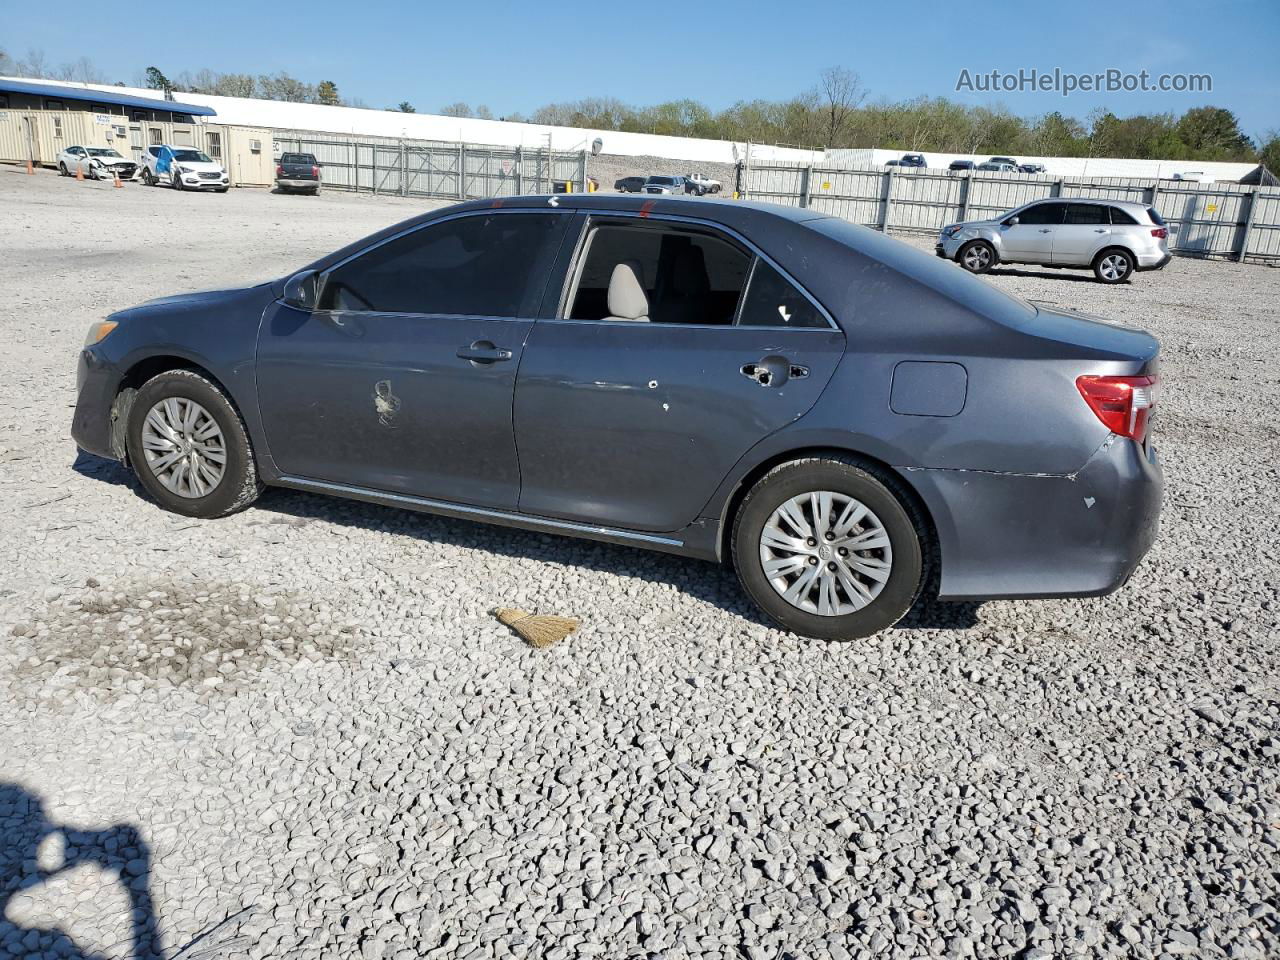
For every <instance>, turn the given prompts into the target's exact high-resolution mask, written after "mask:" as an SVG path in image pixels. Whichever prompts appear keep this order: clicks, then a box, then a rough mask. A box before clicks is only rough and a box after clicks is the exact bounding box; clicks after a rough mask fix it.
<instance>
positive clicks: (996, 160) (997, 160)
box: [987, 157, 1018, 170]
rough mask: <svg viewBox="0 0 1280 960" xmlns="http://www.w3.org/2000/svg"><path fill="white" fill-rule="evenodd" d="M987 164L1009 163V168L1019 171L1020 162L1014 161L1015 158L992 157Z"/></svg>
mask: <svg viewBox="0 0 1280 960" xmlns="http://www.w3.org/2000/svg"><path fill="white" fill-rule="evenodd" d="M987 163H1007V164H1008V165H1009V166H1011V167H1013V169H1015V170H1017V169H1018V161H1017V160H1015V159H1013V157H992V158H991V159H990V160H988V161H987Z"/></svg>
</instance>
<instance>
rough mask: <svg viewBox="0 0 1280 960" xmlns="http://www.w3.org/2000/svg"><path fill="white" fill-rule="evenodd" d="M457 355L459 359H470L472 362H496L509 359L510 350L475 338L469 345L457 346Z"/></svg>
mask: <svg viewBox="0 0 1280 960" xmlns="http://www.w3.org/2000/svg"><path fill="white" fill-rule="evenodd" d="M457 355H458V357H459V358H460V359H462V360H470V361H471V362H472V363H497V362H499V361H500V360H510V359H511V351H510V350H503V349H502V348H501V347H499V346H497V345H496V344H494V343H493V342H492V341H489V340H476V341H475V342H474V343H472V344H470V345H469V346H465V347H459V348H458V353H457Z"/></svg>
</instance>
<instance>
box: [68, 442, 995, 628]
mask: <svg viewBox="0 0 1280 960" xmlns="http://www.w3.org/2000/svg"><path fill="white" fill-rule="evenodd" d="M72 468H73V469H74V470H75V471H76V472H77V473H80V474H82V475H84V476H86V477H90V478H92V479H94V480H101V481H102V482H104V483H111V484H118V485H120V486H126V487H128V488H129V489H130V490H132V491H133V492H134V493H135V494H136V495H137V496H139V497H142V498H143V499H146V497H145V494H144V493H143V490H142V486H141V485H140V484H139V483H138V482H137V481H136V480H135V479H134V477H133V474H132V473H131V472H130V471H129V470H128V469H127V468H125V467H124V466H123V465H122V464H120V463H117V462H116V461H114V460H103V459H101V458H99V457H95V456H93V455H92V454H88V453H84V452H80V454H79V455H78V456H77V457H76V461H75V463H74V464H73V467H72ZM250 509H251V510H265V511H269V512H273V513H278V514H283V515H285V516H287V517H291V518H294V519H296V520H300V521H310V520H320V521H323V522H325V523H336V524H341V525H343V526H351V527H360V528H362V529H366V530H376V531H378V532H380V533H393V534H399V535H402V536H407V537H413V538H414V539H416V540H420V541H424V542H429V543H441V544H448V545H450V546H455V547H464V548H468V549H480V550H486V551H488V552H490V553H495V554H499V555H501V556H507V557H513V558H523V559H535V560H541V561H544V562H548V563H559V564H563V565H565V566H574V567H582V568H585V569H588V570H595V571H598V572H601V573H611V574H615V575H618V576H628V577H639V578H641V579H643V580H647V581H650V582H653V583H666V584H670V585H671V586H673V587H676V588H677V589H679V590H681V591H683V592H684V593H687V594H688V595H690V596H692V597H694V598H695V599H698V600H702V601H703V602H705V603H709V604H711V605H713V606H716V607H719V608H720V609H721V610H724V611H726V612H727V613H731V614H733V615H734V616H738V617H742V618H743V619H744V620H748V621H750V622H751V623H754V624H756V625H758V626H765V627H770V628H773V627H774V626H775V624H774V623H773V622H772V621H770V620H767V619H766V618H765V617H764V616H763V615H762V614H761V613H760V611H759V610H758V609H757V608H756V606H755V604H753V603H751V601H749V600H748V599H747V597H746V595H745V594H743V592H742V588H741V587H740V586H739V584H738V578H737V576H736V575H735V574H734V572H733V571H732V570H731V569H730V568H729V567H727V566H717V565H716V564H713V563H706V562H704V561H700V560H690V559H685V558H682V557H677V556H672V555H670V554H663V553H655V552H652V551H648V550H639V549H636V548H632V547H622V546H616V545H614V544H608V543H598V542H595V541H591V540H577V539H573V538H570V537H560V536H554V535H552V534H542V533H531V532H529V531H525V530H519V529H516V528H514V527H500V526H494V525H491V524H482V523H471V522H469V521H467V520H456V519H453V518H450V517H436V516H432V515H431V514H426V513H417V512H415V511H411V510H400V509H397V508H394V507H383V506H379V505H377V504H369V503H362V502H360V501H358V500H343V499H340V498H337V497H322V496H317V495H316V494H311V493H301V492H299V491H294V490H285V489H282V488H271V489H268V490H267V491H266V492H264V493H263V495H262V497H261V498H260V499H259V500H258V501H257V502H256V503H255V504H254V506H253V507H251V508H250ZM979 606H980V604H978V603H943V602H940V601H938V600H933V599H930V598H929V597H928V592H926V596H925V597H922V598H921V599H920V600H919V601H917V603H916V605H915V606H914V607H912V608H911V610H910V611H908V613H907V615H906V616H905V617H904V618H903V619H902V620H901V621H900V622H899V624H898V628H901V629H908V630H966V629H968V628H970V627H972V626H974V625H975V624H976V623H977V622H978V617H977V611H978V608H979Z"/></svg>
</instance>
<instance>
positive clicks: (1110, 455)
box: [904, 436, 1164, 600]
mask: <svg viewBox="0 0 1280 960" xmlns="http://www.w3.org/2000/svg"><path fill="white" fill-rule="evenodd" d="M904 475H905V476H906V478H907V480H908V481H909V482H910V483H911V484H912V485H913V486H914V487H915V488H916V490H917V491H918V492H919V494H920V495H921V497H922V498H923V499H924V501H925V504H926V505H927V506H928V508H929V511H930V513H931V515H932V517H933V520H934V524H935V526H936V527H937V531H938V540H939V549H940V552H941V567H942V570H941V582H940V585H939V596H940V598H941V599H944V600H961V599H969V600H992V599H997V598H1002V597H1089V596H1101V595H1103V594H1107V593H1111V592H1113V591H1114V590H1117V589H1119V588H1120V587H1121V586H1123V585H1124V583H1125V581H1126V580H1128V579H1129V576H1130V575H1131V574H1132V573H1133V571H1134V569H1135V568H1136V567H1137V565H1138V563H1139V561H1141V559H1142V558H1143V556H1144V555H1145V554H1146V552H1147V551H1148V550H1149V549H1150V547H1151V544H1152V543H1153V542H1154V541H1155V537H1156V533H1157V531H1158V529H1159V518H1160V502H1161V497H1162V494H1163V488H1164V477H1163V471H1162V470H1161V467H1160V464H1159V461H1158V459H1157V456H1156V452H1155V450H1154V448H1152V449H1150V450H1147V449H1144V448H1143V447H1140V446H1139V445H1138V444H1136V443H1134V442H1133V441H1132V440H1127V439H1123V438H1120V437H1115V436H1112V437H1110V438H1109V439H1108V442H1107V443H1105V444H1104V445H1103V446H1102V447H1101V448H1099V449H1098V451H1097V452H1095V453H1094V455H1093V456H1092V457H1091V458H1090V459H1089V462H1088V463H1086V464H1085V465H1084V467H1083V468H1081V470H1080V471H1079V472H1078V473H1076V474H1074V475H1071V476H1034V475H1028V474H1003V473H991V472H984V471H978V470H928V469H915V470H907V471H905V473H904Z"/></svg>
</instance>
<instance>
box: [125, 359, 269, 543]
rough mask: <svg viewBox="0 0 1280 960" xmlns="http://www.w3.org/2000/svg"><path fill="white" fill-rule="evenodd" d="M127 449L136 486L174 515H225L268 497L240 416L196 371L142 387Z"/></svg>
mask: <svg viewBox="0 0 1280 960" xmlns="http://www.w3.org/2000/svg"><path fill="white" fill-rule="evenodd" d="M125 444H126V448H127V450H128V453H129V464H130V466H131V467H132V468H133V472H134V473H135V474H136V475H137V477H138V481H139V482H140V483H141V484H142V486H143V487H144V488H145V489H146V491H147V493H149V494H151V496H152V497H154V498H155V500H156V501H157V502H158V503H159V504H160V506H162V507H164V508H165V509H166V510H171V511H173V512H174V513H181V514H184V515H186V516H189V517H202V518H206V519H208V518H212V517H224V516H226V515H227V514H229V513H235V512H236V511H237V510H242V509H244V508H245V507H247V506H248V505H249V504H251V503H252V502H253V501H254V500H256V499H257V498H258V494H259V493H261V492H262V484H261V482H260V481H259V480H258V469H257V465H256V463H255V462H254V459H253V449H252V447H251V446H250V444H249V435H248V433H247V432H246V430H245V427H244V422H243V421H242V420H241V419H240V414H239V412H238V411H237V410H236V408H235V407H234V406H233V405H232V403H231V401H230V400H228V399H227V396H226V395H225V394H224V393H223V392H222V391H221V390H220V389H218V387H217V386H215V385H214V384H213V383H212V382H210V381H209V380H208V379H206V378H205V377H203V376H201V375H200V374H198V373H196V372H194V371H191V370H170V371H168V372H167V373H162V374H159V375H158V376H155V377H152V378H151V379H150V380H148V381H147V382H146V383H145V384H143V385H142V388H141V389H140V390H139V391H138V393H137V395H136V396H135V397H134V401H133V406H132V408H131V409H130V412H129V423H128V427H127V431H126V434H125Z"/></svg>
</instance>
